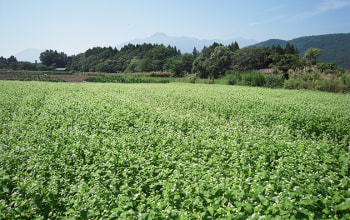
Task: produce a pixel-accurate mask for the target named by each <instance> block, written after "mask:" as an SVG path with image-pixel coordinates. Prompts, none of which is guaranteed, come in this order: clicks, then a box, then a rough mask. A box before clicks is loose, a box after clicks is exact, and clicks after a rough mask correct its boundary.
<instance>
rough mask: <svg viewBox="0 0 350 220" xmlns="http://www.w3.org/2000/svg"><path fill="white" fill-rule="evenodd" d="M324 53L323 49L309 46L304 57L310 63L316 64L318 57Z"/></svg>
mask: <svg viewBox="0 0 350 220" xmlns="http://www.w3.org/2000/svg"><path fill="white" fill-rule="evenodd" d="M321 54H322V50H321V49H318V48H309V49H308V50H307V51H306V53H305V55H304V57H305V58H306V60H307V62H308V64H309V65H315V64H316V63H317V58H318V57H319V56H320V55H321Z"/></svg>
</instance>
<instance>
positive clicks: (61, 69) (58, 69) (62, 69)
mask: <svg viewBox="0 0 350 220" xmlns="http://www.w3.org/2000/svg"><path fill="white" fill-rule="evenodd" d="M54 70H55V71H66V70H67V68H55V69H54Z"/></svg>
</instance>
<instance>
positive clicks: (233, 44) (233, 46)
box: [228, 41, 239, 52]
mask: <svg viewBox="0 0 350 220" xmlns="http://www.w3.org/2000/svg"><path fill="white" fill-rule="evenodd" d="M228 48H229V49H230V50H231V51H232V52H235V51H236V50H239V46H238V43H237V41H235V43H233V42H232V43H231V44H230V45H228Z"/></svg>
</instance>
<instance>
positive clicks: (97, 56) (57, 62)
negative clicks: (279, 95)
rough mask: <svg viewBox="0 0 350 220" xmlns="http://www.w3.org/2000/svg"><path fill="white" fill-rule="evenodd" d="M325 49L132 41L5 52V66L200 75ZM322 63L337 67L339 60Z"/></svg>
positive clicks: (307, 58)
mask: <svg viewBox="0 0 350 220" xmlns="http://www.w3.org/2000/svg"><path fill="white" fill-rule="evenodd" d="M321 54H322V51H321V50H320V49H316V48H310V49H309V50H308V51H307V52H306V53H305V55H304V57H301V56H300V54H299V51H298V49H297V48H295V47H294V46H293V45H291V44H289V43H288V44H287V45H286V46H285V47H282V46H280V45H277V46H272V47H268V46H266V47H263V46H251V47H246V48H242V49H241V48H240V47H239V45H238V43H237V42H232V43H231V44H230V45H226V46H225V45H223V44H220V43H216V42H214V43H213V44H212V45H211V46H208V47H207V46H205V47H204V48H203V49H202V50H201V51H200V52H199V51H198V50H197V49H196V48H193V51H192V53H184V54H182V53H181V51H180V50H179V49H177V48H176V46H170V45H169V46H164V45H163V44H160V45H159V44H149V43H144V44H137V45H133V44H128V45H125V46H123V47H122V48H121V49H120V50H118V49H117V48H112V47H94V48H91V49H88V50H87V51H85V52H84V53H80V54H78V55H73V56H67V54H65V53H64V52H57V51H56V50H55V51H54V50H46V51H44V52H42V53H41V54H40V61H41V63H39V64H33V63H29V62H18V61H17V60H16V58H15V57H13V56H11V57H10V58H7V59H6V58H3V57H0V69H14V70H19V69H24V70H52V69H54V68H58V67H66V68H68V69H69V70H71V71H80V72H105V73H133V72H151V71H167V72H171V73H173V75H174V76H175V77H181V76H184V75H185V74H188V73H195V74H197V75H198V76H199V77H200V78H219V77H222V76H224V75H225V74H227V73H228V72H236V71H240V72H247V71H250V70H258V69H267V68H272V69H274V70H275V71H276V72H277V71H279V72H283V73H285V78H288V74H287V72H288V70H289V69H297V68H302V67H304V66H311V65H315V64H316V63H317V57H318V56H320V55H321ZM323 68H325V69H329V68H335V64H328V65H324V64H323Z"/></svg>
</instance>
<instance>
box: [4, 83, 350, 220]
mask: <svg viewBox="0 0 350 220" xmlns="http://www.w3.org/2000/svg"><path fill="white" fill-rule="evenodd" d="M0 97H1V98H0V100H1V101H0V112H1V118H0V120H1V123H0V165H1V166H0V218H2V219H35V218H38V219H113V218H114V219H115V218H121V219H136V218H140V219H165V218H170V219H196V218H202V219H220V218H224V219H257V218H266V219H272V218H276V219H308V218H309V219H327V218H330V219H348V218H350V216H349V213H350V201H349V197H350V194H349V190H348V189H349V187H350V179H349V175H350V168H349V165H350V163H349V161H350V149H349V131H350V112H349V109H350V102H349V97H348V95H343V94H330V93H320V92H313V91H290V90H282V89H278V90H271V89H262V88H248V87H239V86H220V85H193V84H157V86H155V85H154V84H119V85H117V86H116V85H115V84H99V83H90V84H89V83H87V84H48V83H43V82H41V83H39V82H14V81H0Z"/></svg>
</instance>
